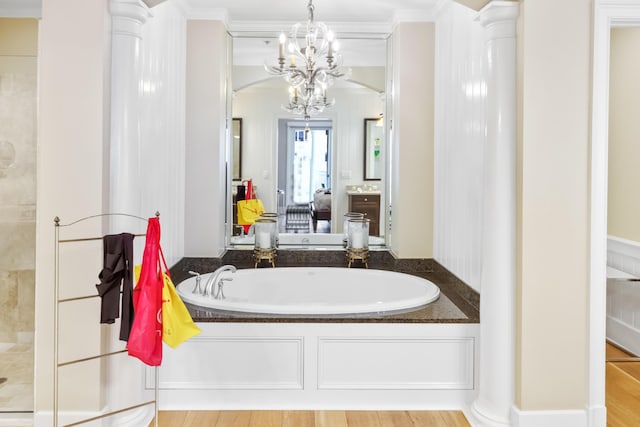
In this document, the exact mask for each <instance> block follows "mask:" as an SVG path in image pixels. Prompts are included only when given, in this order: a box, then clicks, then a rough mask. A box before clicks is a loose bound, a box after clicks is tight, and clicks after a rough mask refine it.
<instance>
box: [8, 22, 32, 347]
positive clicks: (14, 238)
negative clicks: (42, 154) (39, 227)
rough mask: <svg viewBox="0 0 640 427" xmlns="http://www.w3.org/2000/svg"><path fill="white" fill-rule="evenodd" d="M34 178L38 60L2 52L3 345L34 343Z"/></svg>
mask: <svg viewBox="0 0 640 427" xmlns="http://www.w3.org/2000/svg"><path fill="white" fill-rule="evenodd" d="M2 24H3V23H2ZM35 177H36V57H35V56H30V55H20V54H17V53H16V52H12V51H9V52H7V51H0V307H2V309H1V310H0V343H26V342H31V341H32V339H33V331H34V293H35V275H34V268H35V196H36V180H35Z"/></svg>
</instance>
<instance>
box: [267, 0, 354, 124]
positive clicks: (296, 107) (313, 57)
mask: <svg viewBox="0 0 640 427" xmlns="http://www.w3.org/2000/svg"><path fill="white" fill-rule="evenodd" d="M312 1H313V0H309V3H308V4H307V10H308V20H307V22H306V24H302V23H300V22H299V23H297V24H295V25H294V26H293V27H292V28H291V32H290V33H289V39H288V40H287V36H286V35H285V34H284V33H282V34H280V39H279V46H278V65H265V69H266V70H267V72H269V73H270V74H274V75H278V76H282V77H284V79H285V80H286V81H287V82H288V83H289V103H288V104H286V105H283V106H282V107H283V108H284V109H285V110H287V111H289V112H291V113H294V114H299V115H302V116H304V118H305V120H309V118H310V117H311V116H313V115H316V114H319V113H321V112H323V111H324V109H325V108H327V107H331V106H332V105H333V104H334V103H335V100H333V99H328V98H327V88H328V87H329V86H331V85H332V84H333V82H334V79H336V78H340V77H343V76H344V75H345V74H347V72H348V71H347V72H345V71H344V70H342V68H341V65H342V56H341V55H340V54H339V53H338V41H337V40H336V39H335V35H334V34H333V32H332V31H331V30H329V29H328V28H327V26H326V25H325V24H324V23H322V22H315V21H314V20H313V11H314V7H313V4H312ZM303 31H305V32H304V34H302V32H303ZM285 52H286V53H285ZM285 54H286V55H287V57H285ZM323 61H324V65H322V62H323ZM287 62H288V64H287Z"/></svg>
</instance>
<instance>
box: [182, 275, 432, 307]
mask: <svg viewBox="0 0 640 427" xmlns="http://www.w3.org/2000/svg"><path fill="white" fill-rule="evenodd" d="M210 276H211V273H208V274H203V275H202V276H201V280H202V282H201V284H202V287H204V285H205V284H206V283H207V280H208V279H209V277H210ZM222 277H229V278H232V279H233V281H230V282H229V281H225V283H224V295H225V298H224V299H214V298H213V297H211V296H202V295H199V294H195V293H193V290H194V287H195V283H196V282H195V280H196V279H195V277H191V278H189V279H186V280H185V281H183V282H181V283H180V284H179V285H178V286H177V289H178V293H179V294H180V296H181V297H182V299H183V300H184V301H185V302H188V303H191V304H194V305H197V306H201V307H207V308H213V309H218V310H225V311H236V312H247V313H264V314H288V315H291V314H298V315H328V314H356V313H384V312H395V311H400V310H410V309H414V308H418V307H421V306H423V305H425V304H429V303H430V302H433V301H435V300H436V299H438V296H439V295H440V289H439V288H438V287H437V286H436V285H435V284H434V283H432V282H430V281H428V280H426V279H423V278H420V277H417V276H412V275H409V274H404V273H396V272H391V271H382V270H368V269H349V268H332V267H285V268H261V269H246V270H238V271H237V272H235V273H231V272H225V273H223V276H222Z"/></svg>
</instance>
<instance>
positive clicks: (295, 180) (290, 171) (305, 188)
mask: <svg viewBox="0 0 640 427" xmlns="http://www.w3.org/2000/svg"><path fill="white" fill-rule="evenodd" d="M279 129H280V132H279V134H280V138H279V143H278V193H279V194H282V195H283V198H284V205H285V208H284V209H283V211H284V218H282V220H281V221H280V222H279V223H280V228H281V231H282V232H296V233H297V232H303V233H308V232H311V230H313V231H314V232H320V233H330V232H331V225H330V221H326V219H321V221H320V224H318V217H317V214H318V208H319V207H320V206H318V202H319V201H321V202H322V204H323V206H322V208H323V209H325V208H326V209H327V210H328V212H329V215H330V212H331V197H332V195H331V184H332V176H331V170H332V157H333V155H332V140H333V125H332V122H331V121H330V120H312V121H309V122H301V121H296V120H288V119H281V120H280V124H279ZM318 194H321V196H322V197H321V198H320V199H319V198H318ZM325 205H326V206H325ZM323 218H324V217H323ZM329 220H330V217H329Z"/></svg>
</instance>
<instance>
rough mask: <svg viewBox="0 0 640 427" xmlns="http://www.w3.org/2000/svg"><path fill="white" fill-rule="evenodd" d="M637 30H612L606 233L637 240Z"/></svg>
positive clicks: (639, 130) (639, 40) (639, 205)
mask: <svg viewBox="0 0 640 427" xmlns="http://www.w3.org/2000/svg"><path fill="white" fill-rule="evenodd" d="M638 49H640V28H614V29H612V30H611V63H610V78H609V81H610V92H609V105H610V107H609V192H608V216H607V219H608V224H607V227H608V233H609V235H613V236H616V237H620V238H624V239H628V240H634V241H636V242H638V241H640V221H639V220H638V218H640V193H639V192H638V182H640V168H638V159H640V144H638V141H639V140H640V120H638V111H639V110H640V81H639V80H638V75H640V59H639V57H638V55H637V52H638Z"/></svg>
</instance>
